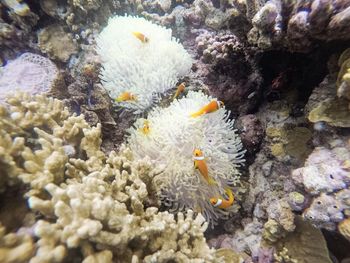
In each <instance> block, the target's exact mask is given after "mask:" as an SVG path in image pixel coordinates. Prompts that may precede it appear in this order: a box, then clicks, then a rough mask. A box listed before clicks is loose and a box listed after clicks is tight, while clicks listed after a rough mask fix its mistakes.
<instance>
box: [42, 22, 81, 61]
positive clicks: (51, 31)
mask: <svg viewBox="0 0 350 263" xmlns="http://www.w3.org/2000/svg"><path fill="white" fill-rule="evenodd" d="M38 39H39V43H38V45H39V47H40V49H41V51H42V52H43V53H46V54H48V56H49V57H50V58H51V59H55V60H59V61H62V62H67V61H68V60H69V58H70V57H71V56H72V55H73V54H76V53H77V52H78V46H77V44H76V43H75V42H74V41H73V37H72V34H70V33H66V32H65V31H64V28H63V27H62V26H60V25H51V26H48V27H46V28H44V29H42V30H41V31H40V33H39V36H38Z"/></svg>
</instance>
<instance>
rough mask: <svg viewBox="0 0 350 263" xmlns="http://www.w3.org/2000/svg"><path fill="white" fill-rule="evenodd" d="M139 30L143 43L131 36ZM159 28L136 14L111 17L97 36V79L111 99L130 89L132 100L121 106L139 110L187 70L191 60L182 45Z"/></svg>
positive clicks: (169, 32) (136, 111) (139, 111)
mask: <svg viewBox="0 0 350 263" xmlns="http://www.w3.org/2000/svg"><path fill="white" fill-rule="evenodd" d="M135 31H137V32H141V33H142V34H144V35H145V36H146V38H147V39H148V40H147V42H146V43H143V42H142V41H141V40H140V39H138V38H137V37H135V36H134V35H133V32H135ZM171 34H172V32H171V30H170V29H166V28H163V27H161V26H158V25H156V24H152V23H151V22H149V21H147V20H145V19H144V18H140V17H131V16H124V17H122V16H115V17H112V18H110V20H109V22H108V25H107V27H105V28H104V29H103V31H102V32H101V33H100V35H99V37H98V38H97V53H98V54H99V56H100V57H101V60H102V70H101V79H102V80H103V86H104V88H105V89H107V90H108V91H109V93H110V95H111V97H112V98H113V99H115V98H117V97H118V96H119V95H120V94H121V93H123V92H131V93H132V94H134V95H135V96H136V101H131V102H130V101H125V102H121V103H120V104H121V106H123V107H125V108H126V109H129V110H132V111H134V112H135V113H142V112H144V111H145V110H146V109H148V108H149V107H151V106H152V105H153V103H154V102H156V101H158V100H159V95H162V94H164V93H166V92H167V91H168V90H169V89H172V88H174V87H175V85H176V82H177V81H178V79H179V78H181V77H183V76H185V75H186V74H188V73H189V71H190V69H191V66H192V60H191V58H190V56H189V54H188V53H187V52H186V51H185V49H184V48H183V47H182V45H181V44H180V43H179V42H178V40H176V39H175V38H173V37H172V36H171Z"/></svg>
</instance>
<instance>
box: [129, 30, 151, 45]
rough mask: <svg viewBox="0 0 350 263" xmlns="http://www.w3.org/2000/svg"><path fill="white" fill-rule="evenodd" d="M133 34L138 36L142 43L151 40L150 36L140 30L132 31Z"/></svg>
mask: <svg viewBox="0 0 350 263" xmlns="http://www.w3.org/2000/svg"><path fill="white" fill-rule="evenodd" d="M132 34H133V35H134V36H135V37H137V38H138V39H139V40H140V41H141V42H142V43H147V42H148V41H149V39H148V37H146V36H145V35H144V34H142V33H141V32H138V31H134V32H132Z"/></svg>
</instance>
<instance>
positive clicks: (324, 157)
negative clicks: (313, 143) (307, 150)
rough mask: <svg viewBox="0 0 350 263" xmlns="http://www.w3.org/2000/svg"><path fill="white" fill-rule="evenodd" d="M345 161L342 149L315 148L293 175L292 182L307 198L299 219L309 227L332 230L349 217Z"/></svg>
mask: <svg viewBox="0 0 350 263" xmlns="http://www.w3.org/2000/svg"><path fill="white" fill-rule="evenodd" d="M349 158H350V151H349V149H348V148H346V147H344V146H339V145H336V146H334V147H333V148H331V149H327V148H324V147H317V148H316V149H315V150H314V151H313V152H312V154H310V156H309V157H308V159H307V160H306V162H305V165H304V167H302V168H298V169H296V170H294V171H293V173H292V178H293V180H294V182H295V183H296V184H297V185H299V186H302V187H303V189H304V191H305V193H304V195H311V198H312V201H311V203H310V204H309V207H307V208H306V207H304V213H303V216H304V218H306V219H307V220H309V221H311V223H312V224H313V225H315V226H317V227H320V228H325V229H328V230H336V227H337V224H338V223H339V222H341V221H343V220H344V219H345V218H347V217H348V216H349V214H348V209H349V208H350V207H349V194H350V193H349V189H348V185H349V184H350V176H349V172H348V168H347V166H346V162H348V160H349Z"/></svg>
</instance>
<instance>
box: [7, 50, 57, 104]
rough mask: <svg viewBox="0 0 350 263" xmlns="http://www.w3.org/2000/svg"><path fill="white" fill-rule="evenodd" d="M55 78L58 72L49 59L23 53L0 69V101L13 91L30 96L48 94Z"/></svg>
mask: <svg viewBox="0 0 350 263" xmlns="http://www.w3.org/2000/svg"><path fill="white" fill-rule="evenodd" d="M57 78H58V70H57V68H56V66H55V64H53V63H52V62H51V61H50V60H49V59H47V58H45V57H42V56H40V55H37V54H32V53H24V54H22V55H21V56H19V57H18V58H16V59H15V60H13V61H10V62H8V64H7V65H6V66H5V67H3V68H0V90H1V92H0V101H3V100H4V99H5V97H6V96H7V95H9V94H11V93H13V90H14V89H15V90H16V89H17V90H19V91H23V92H28V93H30V94H32V95H34V94H40V93H44V92H48V91H50V89H51V88H52V86H53V83H54V81H55V80H56V79H57Z"/></svg>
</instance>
